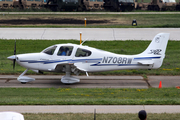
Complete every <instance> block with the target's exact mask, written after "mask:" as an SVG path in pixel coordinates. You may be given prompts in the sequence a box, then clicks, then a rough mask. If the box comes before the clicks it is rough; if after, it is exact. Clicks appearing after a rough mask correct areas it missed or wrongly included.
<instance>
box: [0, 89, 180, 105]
mask: <svg viewBox="0 0 180 120" xmlns="http://www.w3.org/2000/svg"><path fill="white" fill-rule="evenodd" d="M0 98H1V99H0V105H180V91H179V89H176V88H162V89H158V88H149V89H127V88H124V89H122V88H118V89H115V88H0Z"/></svg>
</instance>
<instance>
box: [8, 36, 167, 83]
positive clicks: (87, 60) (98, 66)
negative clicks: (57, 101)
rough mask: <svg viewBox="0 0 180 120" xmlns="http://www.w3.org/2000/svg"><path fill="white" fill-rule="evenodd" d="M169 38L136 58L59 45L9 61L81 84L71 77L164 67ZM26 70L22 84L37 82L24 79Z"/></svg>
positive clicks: (162, 38)
mask: <svg viewBox="0 0 180 120" xmlns="http://www.w3.org/2000/svg"><path fill="white" fill-rule="evenodd" d="M169 35H170V34H169V33H159V34H157V35H156V36H155V37H154V39H153V40H152V42H151V43H150V45H149V46H148V47H147V49H146V50H145V51H144V52H142V53H140V54H137V55H121V54H115V53H111V52H107V51H103V50H99V49H96V48H92V47H88V46H82V45H76V44H57V45H53V46H50V47H48V48H46V49H45V50H43V51H42V52H40V53H30V54H20V55H16V54H14V55H13V56H10V57H8V59H10V60H12V61H16V62H17V63H18V64H19V65H21V66H23V67H25V68H27V70H29V69H30V70H33V71H35V72H40V73H42V72H43V71H47V72H65V73H66V75H65V76H64V77H62V79H61V82H62V83H65V84H72V83H77V82H80V80H79V79H78V78H75V77H72V76H71V73H74V74H76V75H78V74H79V73H80V72H85V73H86V75H87V76H88V72H99V71H111V70H124V69H157V68H159V67H161V65H162V63H163V59H164V58H165V51H166V47H167V43H168V40H169ZM15 51H16V49H15ZM27 70H26V71H25V72H23V74H21V75H20V76H19V77H18V80H19V81H20V82H22V83H26V82H30V81H34V80H35V79H33V78H29V77H25V76H23V75H24V74H25V73H26V72H27Z"/></svg>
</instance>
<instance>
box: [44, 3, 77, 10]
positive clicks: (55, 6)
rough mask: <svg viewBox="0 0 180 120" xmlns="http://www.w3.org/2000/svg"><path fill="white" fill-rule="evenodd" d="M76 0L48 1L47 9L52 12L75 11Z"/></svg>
mask: <svg viewBox="0 0 180 120" xmlns="http://www.w3.org/2000/svg"><path fill="white" fill-rule="evenodd" d="M78 6H79V4H78V0H48V1H47V8H49V9H51V10H52V11H77V8H78Z"/></svg>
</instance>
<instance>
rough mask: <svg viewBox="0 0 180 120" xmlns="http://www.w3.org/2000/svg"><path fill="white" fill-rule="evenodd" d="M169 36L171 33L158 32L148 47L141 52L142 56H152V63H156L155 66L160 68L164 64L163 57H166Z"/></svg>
mask: <svg viewBox="0 0 180 120" xmlns="http://www.w3.org/2000/svg"><path fill="white" fill-rule="evenodd" d="M169 36H170V34H169V33H159V34H157V35H156V36H155V37H154V39H153V40H152V42H151V43H150V45H149V46H148V47H147V49H146V50H145V51H144V52H142V53H141V54H139V55H140V56H147V57H151V58H152V59H151V63H153V64H154V65H153V68H159V67H160V66H161V65H162V62H163V59H164V57H165V52H166V47H167V43H168V40H169ZM153 58H154V59H153ZM157 58H159V59H157Z"/></svg>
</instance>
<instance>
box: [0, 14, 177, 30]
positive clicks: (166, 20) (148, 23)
mask: <svg viewBox="0 0 180 120" xmlns="http://www.w3.org/2000/svg"><path fill="white" fill-rule="evenodd" d="M0 16H1V18H0V20H12V21H14V20H19V21H20V20H29V21H30V22H32V21H33V20H34V21H36V20H42V21H41V22H39V23H36V24H33V23H31V24H29V23H28V24H22V23H21V22H19V23H16V24H11V23H10V22H7V23H3V24H0V27H25V28H26V27H33V28H34V27H48V28H85V27H84V18H87V27H86V28H179V27H180V21H179V18H180V14H135V15H133V14H127V15H124V14H123V15H122V14H116V15H114V14H98V15H96V14H61V15H55V14H54V15H42V14H40V15H39V14H38V15H8V14H6V15H0ZM62 19H69V20H71V22H67V23H61V21H62ZM133 19H136V20H137V24H138V26H132V25H131V24H132V20H133ZM43 20H48V21H50V20H51V22H48V23H47V22H44V21H43ZM53 20H56V21H57V22H58V23H59V24H58V23H57V22H56V23H55V22H54V21H53ZM74 20H76V22H75V23H74ZM78 21H79V22H78ZM99 21H100V22H99Z"/></svg>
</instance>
